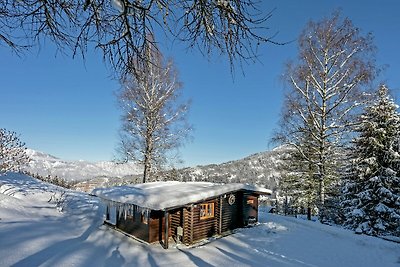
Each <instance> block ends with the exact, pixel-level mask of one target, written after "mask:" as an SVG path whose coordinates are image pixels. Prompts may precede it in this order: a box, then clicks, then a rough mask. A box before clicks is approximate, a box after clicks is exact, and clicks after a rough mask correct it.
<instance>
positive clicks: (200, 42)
mask: <svg viewBox="0 0 400 267" xmlns="http://www.w3.org/2000/svg"><path fill="white" fill-rule="evenodd" d="M260 3H261V2H259V1H255V0H245V1H243V0H202V1H198V0H178V1H165V0H143V1H142V0H69V1H64V0H50V1H43V0H18V1H14V0H3V1H1V2H0V45H2V44H3V45H6V46H7V47H10V48H11V49H12V50H13V51H16V52H21V51H23V50H24V49H27V48H29V47H31V46H34V45H37V44H39V43H40V42H43V41H44V40H50V41H52V42H53V43H55V44H56V45H57V47H58V48H59V49H62V50H65V48H68V49H72V51H73V54H74V55H75V54H76V53H82V55H83V56H84V55H85V53H86V51H87V49H88V47H92V46H93V45H94V46H95V47H96V48H100V49H101V50H102V51H103V55H104V59H106V61H107V62H109V63H110V64H111V65H112V66H113V67H114V68H115V70H116V71H117V72H118V73H122V74H126V73H129V68H128V67H134V66H135V65H132V64H130V62H131V61H132V60H133V59H136V60H140V61H143V60H149V59H148V58H146V53H145V48H148V47H152V48H155V47H154V44H153V42H152V40H151V39H148V38H147V37H148V35H149V34H150V33H154V32H162V33H164V35H165V36H166V40H174V41H175V40H178V41H181V42H184V43H186V44H187V46H188V47H189V48H195V49H199V50H200V51H201V52H202V53H204V54H205V55H210V54H212V53H213V52H214V51H216V52H217V53H222V54H225V55H227V57H228V59H229V61H230V63H231V66H233V65H234V62H236V61H239V62H242V61H247V60H252V59H255V58H256V57H257V48H258V46H259V45H260V44H262V43H266V42H270V43H274V42H273V41H272V37H273V35H269V36H268V35H267V31H268V27H267V25H266V22H267V20H268V19H269V18H270V16H271V13H266V12H263V11H261V7H260Z"/></svg>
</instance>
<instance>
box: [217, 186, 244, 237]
mask: <svg viewBox="0 0 400 267" xmlns="http://www.w3.org/2000/svg"><path fill="white" fill-rule="evenodd" d="M232 194H233V195H234V196H235V202H234V203H232V204H229V196H230V195H231V194H229V195H226V197H222V198H221V201H222V214H221V233H225V232H229V231H232V230H233V229H236V228H238V227H241V226H242V223H241V221H240V218H241V217H242V198H243V193H242V192H234V193H232Z"/></svg>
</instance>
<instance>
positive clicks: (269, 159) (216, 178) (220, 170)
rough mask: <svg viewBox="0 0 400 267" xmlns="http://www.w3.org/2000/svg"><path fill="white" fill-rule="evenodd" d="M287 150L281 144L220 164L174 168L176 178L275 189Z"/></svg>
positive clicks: (274, 190)
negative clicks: (246, 184)
mask: <svg viewBox="0 0 400 267" xmlns="http://www.w3.org/2000/svg"><path fill="white" fill-rule="evenodd" d="M287 151H288V148H287V147H284V146H281V147H278V148H275V149H273V150H271V151H265V152H260V153H257V154H254V155H250V156H248V157H246V158H243V159H239V160H235V161H229V162H226V163H222V164H211V165H204V166H196V167H190V168H184V169H180V170H176V173H177V175H178V178H177V180H180V181H207V182H214V183H250V184H258V185H260V186H264V187H266V188H269V189H271V190H272V191H273V192H276V190H277V184H278V182H279V179H280V177H281V174H280V171H279V164H280V162H281V160H282V158H283V157H284V156H285V155H286V153H287Z"/></svg>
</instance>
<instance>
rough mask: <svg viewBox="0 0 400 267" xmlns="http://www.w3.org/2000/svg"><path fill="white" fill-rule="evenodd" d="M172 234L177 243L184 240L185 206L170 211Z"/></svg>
mask: <svg viewBox="0 0 400 267" xmlns="http://www.w3.org/2000/svg"><path fill="white" fill-rule="evenodd" d="M170 220H171V224H170V225H171V228H170V229H171V235H172V238H173V239H174V240H175V242H176V243H179V242H182V241H183V208H180V209H176V210H173V211H171V212H170Z"/></svg>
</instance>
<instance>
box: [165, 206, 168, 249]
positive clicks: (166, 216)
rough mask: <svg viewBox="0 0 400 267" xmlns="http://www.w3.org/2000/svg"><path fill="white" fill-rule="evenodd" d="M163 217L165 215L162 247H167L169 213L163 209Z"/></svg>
mask: <svg viewBox="0 0 400 267" xmlns="http://www.w3.org/2000/svg"><path fill="white" fill-rule="evenodd" d="M164 217H165V235H164V248H165V249H168V239H169V236H168V234H169V220H168V219H169V218H168V217H169V213H168V211H167V210H166V211H165V213H164Z"/></svg>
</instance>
